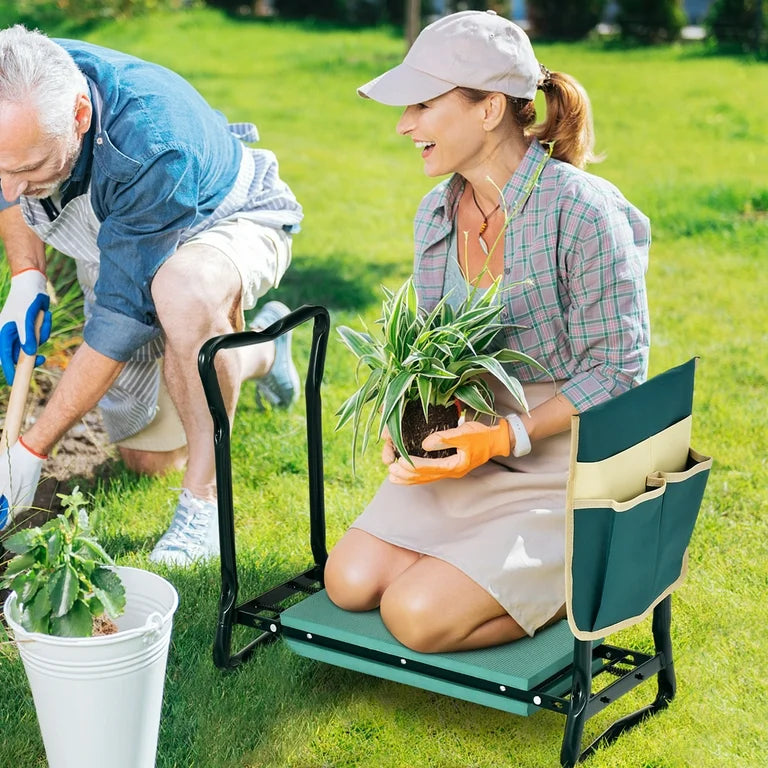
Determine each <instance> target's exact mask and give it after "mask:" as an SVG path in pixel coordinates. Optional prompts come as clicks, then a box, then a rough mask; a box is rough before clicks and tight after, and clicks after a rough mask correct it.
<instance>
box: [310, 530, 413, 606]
mask: <svg viewBox="0 0 768 768" xmlns="http://www.w3.org/2000/svg"><path fill="white" fill-rule="evenodd" d="M420 557H421V555H420V554H419V553H418V552H412V551H411V550H409V549H403V548H402V547H398V546H395V545H394V544H389V543H387V542H386V541H382V540H381V539H378V538H376V537H375V536H372V535H371V534H370V533H366V532H365V531H361V530H360V529H359V528H350V529H349V530H348V531H347V532H346V533H345V534H344V536H342V538H341V539H340V540H339V542H338V543H337V544H336V546H335V547H334V548H333V549H332V550H331V553H330V555H329V556H328V562H327V563H326V565H325V589H326V592H327V593H328V597H330V599H331V600H332V601H333V602H334V603H336V605H338V606H339V608H344V609H345V610H347V611H370V610H371V609H373V608H376V607H377V606H378V605H379V603H380V601H381V596H382V595H383V594H384V591H385V590H386V589H387V588H388V587H389V585H390V584H391V583H392V582H393V581H394V580H395V579H397V578H398V577H399V576H400V575H401V574H402V573H403V572H404V571H406V570H407V569H408V568H409V567H410V566H412V565H413V564H414V563H415V562H416V561H417V560H418V559H419V558H420Z"/></svg>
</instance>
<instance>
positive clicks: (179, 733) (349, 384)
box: [0, 11, 768, 768]
mask: <svg viewBox="0 0 768 768" xmlns="http://www.w3.org/2000/svg"><path fill="white" fill-rule="evenodd" d="M89 39H91V40H93V41H94V42H99V43H102V44H105V45H110V46H113V47H116V48H120V49H125V50H127V51H130V52H133V53H136V54H138V55H141V56H145V57H147V58H150V59H153V60H156V61H159V62H161V63H164V64H166V65H168V66H170V67H172V68H174V69H176V70H178V71H179V72H181V73H182V74H183V75H185V76H186V77H188V78H189V79H191V80H192V81H193V82H194V84H195V85H196V86H197V87H198V88H199V89H200V90H201V91H202V92H203V93H204V94H205V96H206V97H207V98H208V99H209V100H210V101H211V103H213V104H214V105H215V106H216V107H217V108H219V109H221V110H222V111H223V112H225V113H226V114H227V116H228V117H229V118H230V120H253V121H254V122H256V123H257V124H258V126H259V129H260V132H261V136H262V144H263V146H265V147H267V148H269V149H272V150H274V151H275V152H276V153H277V155H278V157H279V159H280V163H281V173H282V176H283V177H284V178H285V179H286V180H287V181H288V182H289V183H290V184H291V186H292V187H293V189H294V191H295V192H296V194H297V196H298V197H299V199H300V200H301V202H302V203H303V205H304V206H305V212H306V219H305V222H304V225H303V231H302V233H301V234H300V235H298V236H297V237H296V239H295V245H294V253H295V261H294V265H293V267H292V269H291V271H290V272H289V274H288V275H287V276H286V279H285V281H284V283H283V285H282V286H281V288H280V290H279V291H278V295H279V296H280V297H281V298H282V299H283V300H284V301H286V302H288V303H290V304H292V305H296V304H298V303H303V302H308V303H321V304H325V305H327V306H328V307H329V309H330V310H331V314H332V319H333V322H334V325H338V324H340V323H345V324H349V325H353V326H355V327H358V319H357V317H358V315H362V316H364V317H365V319H366V321H367V322H368V323H370V322H372V321H373V319H375V317H377V316H378V313H379V302H380V291H379V285H380V284H381V283H383V284H385V285H387V286H388V287H390V288H393V287H395V286H397V285H398V284H399V283H400V282H401V281H402V280H403V278H404V277H405V276H406V275H407V274H408V271H409V269H410V263H411V253H412V236H411V227H412V219H413V213H414V211H415V208H416V205H417V204H418V201H419V199H420V198H421V196H422V195H423V194H424V193H425V192H426V191H427V190H428V189H429V188H430V186H431V184H432V183H433V182H432V181H431V180H429V179H427V178H425V177H424V176H423V175H422V172H421V161H420V159H419V157H418V155H417V154H416V153H415V151H414V150H413V148H412V146H411V143H410V142H409V141H407V140H403V139H402V138H400V137H398V136H397V135H396V134H395V130H394V126H395V122H396V120H397V116H398V111H397V110H394V109H391V108H387V107H383V106H381V105H378V104H374V103H371V102H367V101H364V100H362V99H359V98H358V97H357V96H356V95H355V88H356V87H357V86H358V85H360V84H361V83H363V82H365V81H366V80H367V79H369V78H370V77H373V76H374V75H376V74H379V73H380V72H381V71H382V70H383V69H384V68H386V67H388V66H390V65H393V64H395V63H397V61H398V60H399V57H400V56H401V54H402V52H403V46H402V43H401V41H400V39H399V38H398V37H397V36H396V35H394V34H393V33H390V32H389V31H388V30H386V29H381V30H365V31H359V32H350V31H324V32H319V31H313V30H311V29H308V28H302V27H301V26H297V25H288V24H281V23H237V22H234V21H231V20H228V19H226V18H225V17H223V16H220V15H219V14H217V13H214V12H212V11H201V12H194V13H190V14H186V15H174V16H172V17H162V18H158V17H153V18H148V19H144V20H138V21H134V22H131V23H123V24H112V25H109V26H107V27H104V28H102V29H101V30H99V31H97V32H93V33H91V34H89ZM537 53H538V55H539V58H540V59H541V60H542V61H543V62H544V63H545V64H546V65H547V66H548V67H549V68H550V69H553V70H556V69H562V70H565V71H568V72H571V73H572V74H574V75H575V76H576V77H578V78H579V79H580V80H581V81H582V82H583V83H584V84H585V86H586V87H587V89H588V90H589V93H590V95H591V97H592V101H593V107H594V111H595V116H596V127H597V138H598V149H599V150H600V151H603V152H605V153H606V155H607V159H606V160H605V162H604V163H603V164H601V165H599V166H594V167H593V169H592V170H593V171H594V172H596V173H599V174H601V175H604V176H606V177H607V178H609V179H610V180H611V181H613V182H614V183H616V184H617V185H618V186H619V187H620V188H621V189H622V191H623V192H624V193H625V194H626V196H627V197H628V198H629V199H630V200H632V201H633V202H634V203H635V204H637V205H638V206H639V207H640V208H641V209H643V210H644V211H645V212H646V213H647V214H648V215H649V216H650V217H651V220H652V223H653V231H654V244H653V248H652V257H651V266H650V271H649V274H648V285H649V300H650V306H651V314H652V321H653V346H652V356H651V366H652V372H659V371H661V370H663V369H665V368H667V367H669V366H671V365H674V364H677V363H680V362H682V361H684V360H686V359H688V358H690V357H691V356H693V355H700V356H701V364H700V367H699V371H698V376H697V390H696V397H695V423H694V447H695V448H697V449H699V450H701V451H702V452H704V453H711V454H712V455H713V456H714V458H715V465H714V469H713V472H712V475H711V479H710V482H709V486H708V490H707V494H706V496H705V499H704V504H703V508H702V514H701V517H700V520H699V524H698V526H697V529H696V531H695V533H694V538H693V542H692V546H691V571H690V575H689V578H688V581H687V582H686V584H685V585H684V586H683V587H682V589H681V590H680V591H679V592H678V593H677V595H676V597H675V599H674V613H673V615H674V616H675V623H674V628H673V636H674V640H675V643H676V650H677V657H676V670H677V674H678V679H679V686H680V692H679V695H678V698H677V699H676V700H675V701H674V702H673V704H672V706H671V707H670V709H669V710H668V711H667V712H665V713H664V714H662V715H660V716H658V717H656V718H654V719H653V720H651V721H649V722H648V723H646V724H644V725H643V726H642V727H640V728H639V729H637V730H635V731H634V732H632V733H630V734H627V735H625V736H624V737H622V739H621V740H620V741H619V742H618V743H617V744H615V745H614V746H612V747H611V748H610V749H608V750H602V751H600V752H598V754H596V755H595V756H594V757H592V758H591V759H590V765H592V766H594V768H630V767H632V768H634V767H635V766H638V765H643V766H648V767H649V768H650V767H651V766H653V767H654V768H662V766H663V767H664V768H678V767H680V768H682V767H683V766H695V767H696V768H710V767H711V768H719V767H720V766H723V765H738V766H750V767H751V766H759V765H764V764H766V763H768V725H767V724H768V684H767V683H766V678H765V675H764V674H762V673H761V671H762V670H766V669H768V653H767V652H766V647H768V646H766V643H765V642H764V639H763V629H764V626H765V615H766V614H765V609H764V596H765V589H766V586H767V585H768V535H767V534H768V530H767V529H768V524H767V523H766V514H765V512H766V509H765V508H766V486H765V477H766V469H767V467H766V459H765V456H766V455H767V449H768V445H767V442H768V440H767V439H766V435H768V415H767V414H768V408H766V406H767V405H768V403H767V399H768V398H766V391H767V385H768V381H767V380H766V379H767V377H768V355H767V354H766V349H767V348H768V332H767V331H766V325H767V323H766V320H767V318H766V309H765V307H766V301H765V296H766V293H767V291H768V280H767V279H766V252H765V243H766V242H768V181H766V176H765V171H766V167H768V149H766V146H767V145H766V141H765V137H766V136H768V111H766V109H765V104H764V99H762V98H761V97H760V94H765V93H768V67H766V65H765V64H755V63H753V62H749V61H741V60H739V59H735V58H722V57H721V58H716V57H711V56H705V55H703V50H702V49H700V48H699V47H698V46H696V45H692V46H687V47H670V48H663V49H658V50H646V49H643V50H628V51H618V50H604V49H601V48H600V47H599V46H597V45H596V44H583V45H575V46H564V45H547V46H544V45H542V46H539V47H537ZM308 343H309V331H308V329H302V330H301V331H300V332H299V333H298V334H297V340H296V345H297V349H298V354H299V358H300V359H301V360H302V361H303V362H304V364H305V363H306V356H307V351H308ZM353 386H354V382H353V364H352V361H351V360H350V356H349V355H348V353H346V352H345V351H344V349H343V348H342V346H341V344H339V343H338V342H336V341H335V339H333V338H332V339H331V343H330V345H329V351H328V360H327V366H326V376H325V382H324V390H323V397H324V405H325V422H326V423H325V437H326V453H325V467H326V491H327V508H328V538H329V542H333V541H335V540H336V538H338V536H339V535H340V534H341V532H342V531H343V530H344V528H345V526H346V525H347V524H348V523H349V522H350V521H351V520H352V519H353V518H354V517H355V516H356V515H357V514H358V513H359V511H360V510H361V509H362V507H363V506H364V504H365V502H366V500H367V499H368V498H369V497H370V496H371V495H372V493H373V492H374V490H375V488H376V486H377V484H378V482H379V481H380V479H381V477H382V470H381V467H380V465H379V461H378V457H377V456H376V453H377V451H376V450H375V449H374V450H371V451H369V453H368V454H367V455H366V456H365V458H364V459H363V460H362V462H360V463H359V465H358V473H357V476H356V477H353V476H352V473H351V456H350V442H351V441H350V434H349V432H348V431H344V432H342V433H338V434H336V433H334V432H333V429H332V425H333V423H334V421H335V420H334V418H333V412H334V411H335V410H336V409H337V408H338V406H339V405H340V404H341V402H343V400H344V399H345V398H346V397H347V396H348V394H349V393H350V392H351V391H352V389H353ZM303 429H304V425H303V417H302V411H301V408H300V407H299V408H297V409H296V410H295V411H293V412H291V413H269V414H259V413H257V412H256V411H255V409H254V408H253V405H252V390H251V389H250V388H249V389H247V391H245V392H244V395H243V399H242V407H241V411H240V415H239V416H238V420H237V423H236V425H235V430H234V435H233V454H234V461H235V469H236V476H235V497H236V524H237V543H238V551H239V553H240V555H241V559H242V563H241V565H242V569H241V570H242V573H241V587H242V590H243V594H244V595H246V596H247V595H248V594H249V593H251V592H253V591H255V590H257V589H259V588H262V587H267V586H269V585H271V584H273V583H274V582H275V581H276V580H277V579H278V578H280V577H282V576H285V575H288V574H291V573H292V572H293V571H296V570H298V569H299V568H303V567H304V566H305V565H306V564H307V562H308V560H309V548H308V543H307V516H306V490H305V487H304V476H303V466H304V461H305V456H304V444H303ZM180 480H181V478H180V476H178V475H172V476H170V477H167V478H165V479H162V480H154V481H149V480H146V479H139V478H137V477H135V476H134V475H132V474H130V473H127V472H124V471H122V470H120V468H119V467H117V468H116V469H115V472H114V474H113V477H112V478H111V480H110V481H109V482H108V483H102V484H100V485H98V486H97V487H96V488H95V489H93V490H94V492H95V495H96V504H100V505H102V506H103V514H102V521H101V527H102V530H103V532H104V536H105V542H106V544H107V546H108V548H110V549H111V551H113V552H115V554H116V555H117V558H118V560H119V561H120V562H123V563H126V564H139V565H142V566H146V565H147V559H146V558H147V554H148V552H149V549H150V548H151V545H152V543H153V542H154V540H155V539H156V538H157V536H158V535H159V534H160V533H161V532H162V531H163V530H164V529H165V526H166V525H167V522H168V519H169V517H170V514H171V500H172V499H173V497H174V493H175V492H174V491H173V490H172V489H173V488H175V487H178V485H179V483H180ZM171 578H172V580H173V581H174V583H176V584H177V586H178V587H179V590H180V593H181V598H182V599H181V606H180V608H179V613H178V615H177V619H176V625H175V634H174V641H173V647H172V651H171V658H170V666H169V674H168V682H167V687H166V697H165V709H164V717H163V722H162V729H161V736H160V748H159V755H158V766H159V767H160V768H171V767H172V766H173V767H175V766H178V767H179V768H192V767H193V766H194V767H198V766H199V767H200V768H218V766H230V767H234V766H241V767H242V768H245V767H248V768H256V766H259V768H261V767H264V768H267V767H271V766H274V767H275V768H285V767H286V766H291V767H292V768H320V766H329V767H331V766H333V768H341V766H349V767H350V768H351V767H352V766H354V767H355V768H374V767H375V768H421V767H422V766H436V767H437V768H469V767H470V766H477V767H481V768H496V767H497V766H502V765H505V766H506V765H509V766H520V767H521V768H541V766H546V765H557V756H558V752H559V742H560V737H561V732H562V726H563V718H561V717H560V716H558V715H555V714H552V713H540V714H537V715H536V716H534V717H530V718H519V717H513V716H510V715H506V714H503V713H499V712H495V711H493V710H489V709H484V708H482V707H479V706H474V705H470V704H466V703H462V702H457V701H454V700H451V699H447V698H441V697H438V696H435V695H432V694H429V693H426V692H423V691H417V690H414V689H410V688H405V687H401V686H397V685H395V684H392V683H387V682H383V681H379V680H375V679H372V678H366V677H363V676H360V675H357V674H355V673H351V672H346V671H343V670H338V669H334V668H331V667H325V666H322V665H318V664H314V663H311V662H308V661H306V660H303V659H300V658H298V657H296V656H293V655H291V654H290V653H289V652H288V651H287V650H286V649H285V648H283V647H282V646H280V645H279V644H276V645H273V646H270V647H267V648H264V649H263V650H262V651H260V652H259V653H257V654H256V655H255V657H254V658H253V659H252V660H251V661H250V662H249V663H248V664H247V665H246V666H245V667H243V668H242V669H241V670H239V671H238V672H236V673H234V674H223V673H221V672H219V671H218V670H216V669H215V668H214V667H213V665H212V663H211V643H212V639H213V631H214V625H215V617H216V605H217V599H218V591H217V587H218V573H217V569H216V567H215V566H209V567H201V568H197V569H193V570H191V571H190V572H188V573H178V572H173V573H171ZM645 630H647V627H646V626H643V631H645ZM629 634H630V635H631V637H632V639H633V640H638V641H642V642H644V640H643V639H642V636H641V632H640V631H639V630H633V631H631V632H630V633H629ZM237 637H238V640H239V641H241V642H242V641H244V640H245V639H246V633H245V632H244V631H238V635H237ZM651 685H652V684H651ZM0 690H2V691H3V696H2V697H1V698H0V728H2V733H3V745H2V748H0V763H2V764H3V765H5V763H6V762H7V763H8V764H9V765H20V766H21V765H23V766H25V767H26V766H34V765H36V764H42V762H41V761H42V757H41V755H42V751H41V749H42V748H41V745H40V742H39V736H38V734H37V726H36V723H35V719H34V711H33V709H32V704H31V698H30V696H29V694H28V692H27V688H26V685H25V682H24V678H23V673H22V672H21V669H20V664H19V663H18V661H17V660H16V659H15V658H14V657H13V654H12V653H9V654H8V658H4V659H2V660H0ZM653 695H655V690H652V689H651V688H650V687H647V688H643V689H641V692H640V693H638V694H637V695H634V696H633V697H632V701H630V702H628V703H626V704H623V703H622V704H620V705H619V708H620V709H621V713H624V712H626V711H628V710H629V707H630V706H631V705H632V704H633V703H634V704H635V705H639V704H640V703H645V702H646V701H648V700H649V699H651V698H652V697H653ZM19 713H21V714H19ZM612 716H613V713H612V712H611V710H610V708H609V710H608V711H607V713H602V714H601V715H600V716H599V717H598V718H596V720H595V722H594V723H592V722H591V721H590V724H589V725H588V731H589V733H588V735H591V736H594V735H597V732H598V731H599V728H600V727H601V726H605V725H607V723H608V722H609V720H610V718H611V717H612Z"/></svg>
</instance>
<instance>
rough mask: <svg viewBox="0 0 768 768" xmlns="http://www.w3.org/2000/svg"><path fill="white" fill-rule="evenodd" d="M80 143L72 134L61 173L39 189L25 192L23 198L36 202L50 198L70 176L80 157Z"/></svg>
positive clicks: (77, 137)
mask: <svg viewBox="0 0 768 768" xmlns="http://www.w3.org/2000/svg"><path fill="white" fill-rule="evenodd" d="M81 147H82V142H81V140H80V137H79V136H78V135H77V134H76V133H73V134H72V136H71V137H70V138H69V139H68V141H67V153H66V159H65V161H64V165H62V168H61V173H60V174H59V175H58V176H57V177H56V178H55V179H54V180H53V181H50V182H48V183H47V184H44V185H43V186H40V187H35V188H33V189H32V190H30V191H25V192H24V195H25V197H34V198H36V199H38V200H42V199H43V198H46V197H52V196H53V195H55V194H56V193H57V192H58V191H59V188H60V187H61V185H62V184H63V183H64V182H65V181H66V180H67V179H68V178H69V177H70V176H71V175H72V170H73V168H74V167H75V164H76V163H77V160H78V158H79V157H80V150H81Z"/></svg>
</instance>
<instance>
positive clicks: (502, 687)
mask: <svg viewBox="0 0 768 768" xmlns="http://www.w3.org/2000/svg"><path fill="white" fill-rule="evenodd" d="M499 690H500V691H502V693H503V692H504V691H506V690H507V686H506V685H500V686H499Z"/></svg>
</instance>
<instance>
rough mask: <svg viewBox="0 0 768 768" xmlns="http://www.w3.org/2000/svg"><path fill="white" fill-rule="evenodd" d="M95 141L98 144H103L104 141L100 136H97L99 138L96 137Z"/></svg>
mask: <svg viewBox="0 0 768 768" xmlns="http://www.w3.org/2000/svg"><path fill="white" fill-rule="evenodd" d="M96 143H97V144H99V145H101V144H103V143H104V139H102V138H101V136H99V138H98V139H96Z"/></svg>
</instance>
